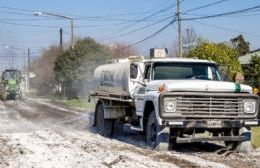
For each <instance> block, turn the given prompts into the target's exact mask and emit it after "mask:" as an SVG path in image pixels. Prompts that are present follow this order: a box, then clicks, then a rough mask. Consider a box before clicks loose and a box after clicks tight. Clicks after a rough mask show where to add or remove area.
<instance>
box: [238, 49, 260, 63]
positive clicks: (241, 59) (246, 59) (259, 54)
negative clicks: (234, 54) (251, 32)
mask: <svg viewBox="0 0 260 168" xmlns="http://www.w3.org/2000/svg"><path fill="white" fill-rule="evenodd" d="M252 56H257V57H260V50H255V51H252V52H250V53H248V54H246V55H243V56H240V57H239V58H238V60H239V62H240V64H242V65H245V64H250V61H251V58H252Z"/></svg>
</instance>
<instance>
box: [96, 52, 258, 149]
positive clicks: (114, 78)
mask: <svg viewBox="0 0 260 168" xmlns="http://www.w3.org/2000/svg"><path fill="white" fill-rule="evenodd" d="M154 53H156V52H155V51H154V52H153V54H151V55H152V59H143V58H142V57H138V56H134V57H129V58H128V59H124V60H119V62H116V63H113V64H106V65H101V66H99V67H98V68H96V70H95V73H94V79H95V84H96V88H95V89H94V90H93V91H92V92H91V97H92V98H93V99H94V100H95V102H96V109H95V121H94V125H95V126H97V130H98V132H99V133H100V134H101V135H103V136H111V135H112V134H113V130H114V127H115V123H117V125H123V126H124V127H127V128H130V129H131V130H135V131H142V132H145V133H146V141H147V145H148V147H149V148H150V149H158V150H166V149H169V147H170V146H173V147H174V146H175V145H177V144H179V143H190V142H202V141H224V142H225V144H226V146H227V147H229V148H232V149H236V150H238V151H248V150H249V149H250V138H251V132H250V127H251V126H257V125H259V121H258V120H257V115H258V112H259V109H258V108H259V97H258V96H256V95H254V94H252V88H251V87H250V86H247V85H243V84H238V83H233V82H227V81H223V80H222V77H221V74H220V71H219V69H218V65H217V64H216V63H215V62H213V61H208V60H200V59H187V58H183V59H181V58H162V57H163V55H164V56H165V55H166V54H162V53H161V50H160V52H159V53H160V54H159V58H157V57H156V54H154ZM118 123H123V124H118ZM205 132H209V133H210V135H211V136H207V137H205V136H200V135H201V134H202V135H204V134H203V133H205Z"/></svg>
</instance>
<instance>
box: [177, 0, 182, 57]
mask: <svg viewBox="0 0 260 168" xmlns="http://www.w3.org/2000/svg"><path fill="white" fill-rule="evenodd" d="M177 6H178V9H177V12H178V34H179V57H180V58H182V31H181V2H180V0H177Z"/></svg>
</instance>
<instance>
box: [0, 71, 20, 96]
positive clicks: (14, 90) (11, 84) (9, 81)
mask: <svg viewBox="0 0 260 168" xmlns="http://www.w3.org/2000/svg"><path fill="white" fill-rule="evenodd" d="M21 79H22V75H21V71H19V70H17V69H6V70H5V71H4V72H3V73H2V84H3V85H4V88H5V97H6V99H12V100H15V99H17V98H21V97H22V92H21V86H20V84H21Z"/></svg>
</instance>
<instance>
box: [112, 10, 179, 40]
mask: <svg viewBox="0 0 260 168" xmlns="http://www.w3.org/2000/svg"><path fill="white" fill-rule="evenodd" d="M173 16H174V15H172V16H168V17H166V18H163V19H161V20H159V21H157V22H155V23H152V24H149V25H145V26H142V27H140V28H137V29H134V30H132V31H129V32H126V33H123V34H119V35H116V36H114V37H121V36H126V35H129V34H132V33H135V32H138V31H141V30H144V29H146V28H149V27H152V26H154V25H156V24H159V23H161V22H163V21H166V20H168V19H170V18H172V17H173ZM110 38H113V36H112V37H108V39H110Z"/></svg>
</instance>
